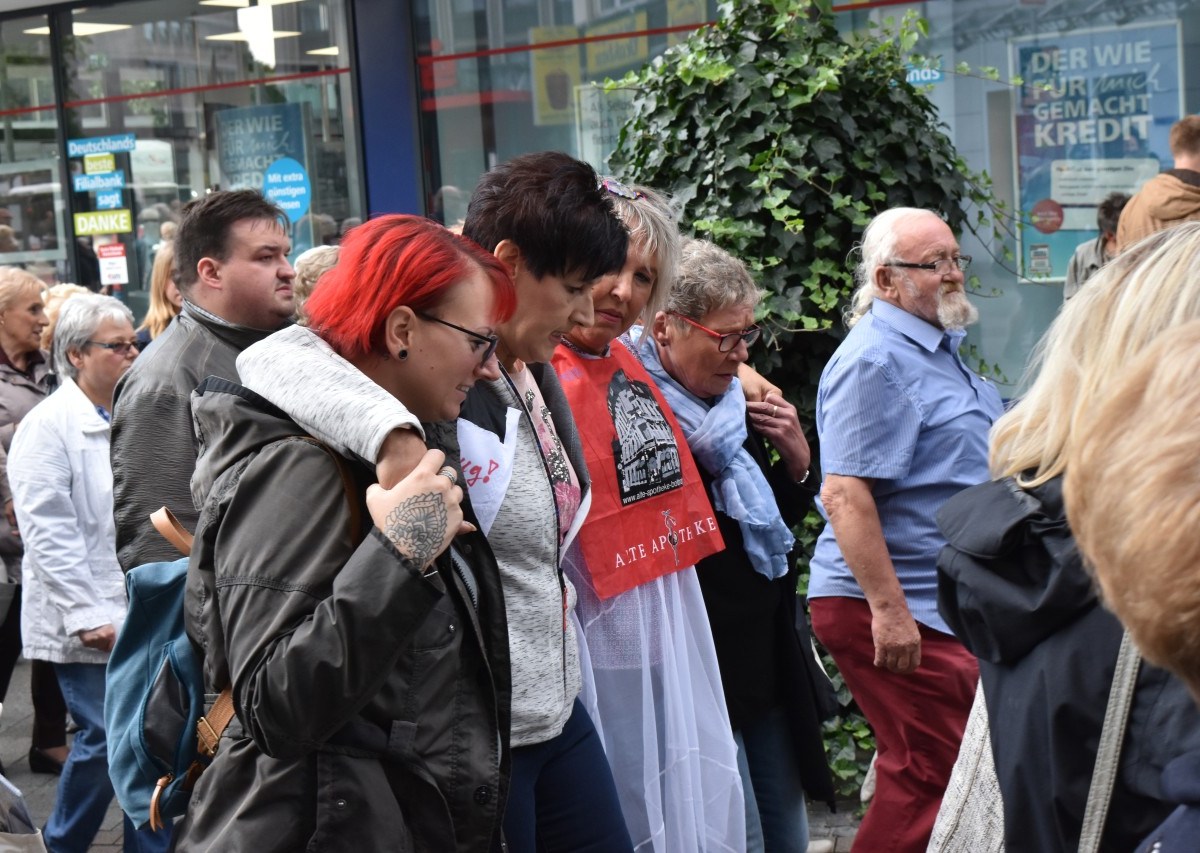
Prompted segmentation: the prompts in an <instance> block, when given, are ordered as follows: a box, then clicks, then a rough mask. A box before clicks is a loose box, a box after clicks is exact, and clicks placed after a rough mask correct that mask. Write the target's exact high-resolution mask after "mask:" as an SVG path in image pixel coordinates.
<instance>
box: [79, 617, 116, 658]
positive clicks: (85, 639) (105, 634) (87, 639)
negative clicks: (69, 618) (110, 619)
mask: <svg viewBox="0 0 1200 853" xmlns="http://www.w3.org/2000/svg"><path fill="white" fill-rule="evenodd" d="M116 641H117V629H116V628H114V627H113V626H112V625H111V624H109V625H101V626H100V627H99V628H92V629H91V630H88V631H80V632H79V642H81V643H83V644H84V645H85V646H87V647H88V648H89V649H96V650H97V651H101V652H111V651H112V647H113V643H115V642H116Z"/></svg>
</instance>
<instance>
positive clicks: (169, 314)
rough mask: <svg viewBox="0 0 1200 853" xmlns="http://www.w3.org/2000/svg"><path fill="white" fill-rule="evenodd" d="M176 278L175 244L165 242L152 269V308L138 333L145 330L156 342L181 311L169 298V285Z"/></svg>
mask: <svg viewBox="0 0 1200 853" xmlns="http://www.w3.org/2000/svg"><path fill="white" fill-rule="evenodd" d="M174 276H175V244H174V243H173V242H164V243H163V244H162V245H161V246H159V247H158V252H157V253H156V254H155V255H154V266H153V267H152V268H151V269H150V307H149V308H147V309H146V318H145V319H144V320H142V325H140V326H138V331H139V332H140V331H141V330H142V329H145V330H146V331H147V332H149V333H150V340H154V339H155V338H157V337H158V336H159V335H161V334H162V333H163V332H165V331H166V330H167V326H169V325H171V321H172V320H174V319H175V317H176V316H178V314H179V309H178V308H176V307H175V305H174V303H172V302H171V300H170V299H168V298H167V284H168V283H170V282H171V281H173V280H174Z"/></svg>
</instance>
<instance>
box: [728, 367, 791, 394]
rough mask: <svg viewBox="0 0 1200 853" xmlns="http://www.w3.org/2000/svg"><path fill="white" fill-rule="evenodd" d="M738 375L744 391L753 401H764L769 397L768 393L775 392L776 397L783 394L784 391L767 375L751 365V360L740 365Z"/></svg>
mask: <svg viewBox="0 0 1200 853" xmlns="http://www.w3.org/2000/svg"><path fill="white" fill-rule="evenodd" d="M737 376H738V381H739V382H741V383H742V393H743V394H745V395H746V400H747V401H749V402H751V403H761V402H763V401H764V400H765V399H767V395H768V394H774V395H775V396H776V397H782V396H783V392H782V391H780V390H779V389H778V388H776V387H775V386H774V385H772V384H771V382H770V381H769V380H768V379H767V377H765V376H763V375H762V374H761V373H759V372H758V371H757V370H755V369H754V368H753V367H751V366H750V364H749V362H745V361H743V362H742V363H741V364H739V365H738V373H737Z"/></svg>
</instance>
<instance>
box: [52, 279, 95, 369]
mask: <svg viewBox="0 0 1200 853" xmlns="http://www.w3.org/2000/svg"><path fill="white" fill-rule="evenodd" d="M84 293H91V291H90V290H88V289H87V288H86V287H80V286H79V285H78V284H55V285H52V286H51V287H50V288H49V289H47V290H46V294H45V296H44V297H43V299H44V301H45V303H46V328H44V329H42V349H44V350H45V351H46V352H50V350H51V349H53V347H54V328H55V327H56V326H57V325H58V314H59V312H60V311H62V307H63V303H64V302H66V301H67V300H68V299H70V298H71V297H72V296H80V295H82V294H84Z"/></svg>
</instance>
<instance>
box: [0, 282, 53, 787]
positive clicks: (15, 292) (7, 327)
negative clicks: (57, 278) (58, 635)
mask: <svg viewBox="0 0 1200 853" xmlns="http://www.w3.org/2000/svg"><path fill="white" fill-rule="evenodd" d="M45 289H46V285H45V284H44V283H43V282H42V280H41V279H39V278H38V277H37V276H35V275H33V274H32V273H29V272H26V271H25V270H22V269H18V268H16V267H0V500H2V501H3V504H4V512H3V513H0V558H2V559H3V561H4V565H5V567H6V568H7V577H6V578H0V580H9V582H10V583H13V584H14V585H15V584H17V583H20V580H21V556H22V554H24V552H25V548H24V543H23V542H22V541H21V538H20V535H19V534H18V532H17V518H16V511H15V510H14V508H13V499H12V492H11V491H10V490H9V486H8V449H9V447H10V446H11V444H12V439H13V434H14V433H15V432H16V429H17V425H18V424H19V423H20V422H21V420H22V419H23V418H24V417H25V416H26V415H27V414H29V412H30V410H31V409H32V408H33V407H34V406H36V405H37V404H38V403H40V402H42V400H44V399H45V398H46V395H47V394H49V393H50V373H51V372H50V356H49V353H47V352H46V351H45V350H43V349H42V333H43V332H44V331H45V330H46V327H47V326H48V325H49V321H48V320H47V319H46V306H45V303H44V301H43V292H44V291H45ZM4 608H5V609H7V611H8V612H7V616H5V615H4V613H3V610H0V700H3V699H4V696H5V694H6V693H7V692H8V683H9V680H10V679H11V678H12V674H13V667H15V666H16V663H17V658H18V657H19V656H20V654H21V596H20V592H19V590H18V592H17V594H16V596H15V597H14V598H13V599H12V601H11V603H6V604H5V605H4ZM29 689H30V694H31V695H32V698H33V708H34V719H33V745H32V746H31V747H30V749H29V767H30V769H31V770H33V771H34V772H35V773H59V772H61V771H62V766H63V762H64V761H65V760H66V758H67V706H66V704H65V703H64V702H63V698H62V693H61V692H60V691H59V689H58V680H57V678H56V677H55V675H54V668H53V667H52V666H50V664H48V663H46V662H45V661H34V662H33V664H32V666H31V667H30V673H29Z"/></svg>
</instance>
